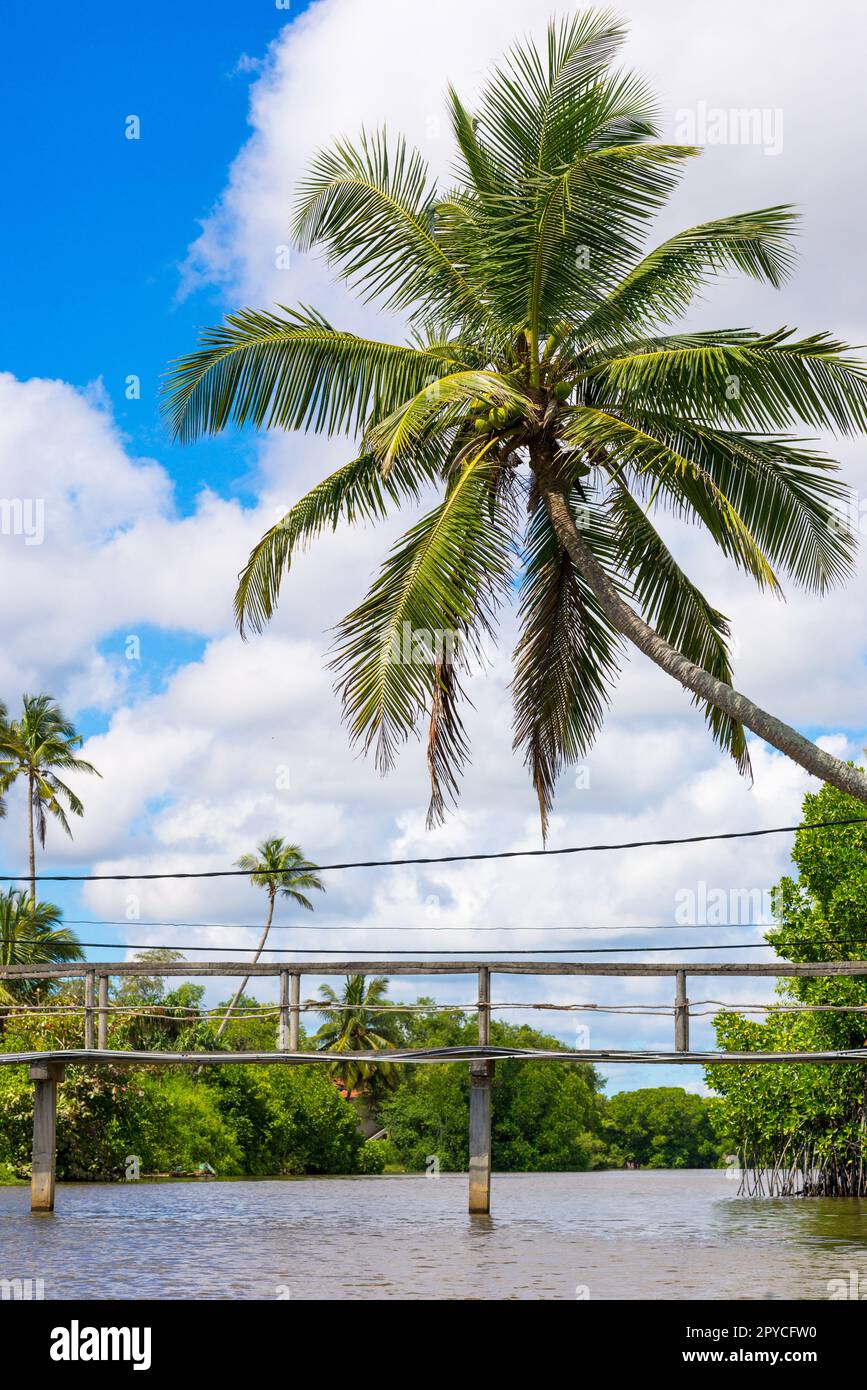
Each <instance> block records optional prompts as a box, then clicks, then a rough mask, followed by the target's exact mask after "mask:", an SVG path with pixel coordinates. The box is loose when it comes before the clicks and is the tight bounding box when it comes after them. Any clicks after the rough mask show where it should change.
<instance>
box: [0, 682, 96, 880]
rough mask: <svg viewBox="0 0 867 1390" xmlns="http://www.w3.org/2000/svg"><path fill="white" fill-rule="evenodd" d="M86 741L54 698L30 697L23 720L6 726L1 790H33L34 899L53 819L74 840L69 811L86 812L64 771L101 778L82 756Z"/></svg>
mask: <svg viewBox="0 0 867 1390" xmlns="http://www.w3.org/2000/svg"><path fill="white" fill-rule="evenodd" d="M82 741H83V740H82V737H81V735H80V734H78V733H76V730H75V726H74V724H72V723H70V721H69V720H68V719H67V718H66V717H65V715H64V714H63V712H62V710H61V709H60V707H59V705H58V704H57V703H56V702H55V701H54V700H53V699H52V697H51V696H50V695H25V696H24V699H23V710H22V714H21V718H20V719H14V720H12V722H11V723H8V724H4V725H2V726H0V790H3V791H5V790H6V789H7V788H8V787H10V786H11V785H12V783H13V782H15V781H17V779H18V778H19V777H23V779H24V781H25V784H26V788H27V846H28V859H29V865H30V896H31V898H32V899H33V901H34V902H35V901H36V839H37V838H38V840H39V843H40V845H41V846H42V848H43V849H44V848H45V833H46V828H47V822H48V816H53V817H54V819H55V820H56V821H58V822H59V823H60V825H62V826H63V829H64V830H65V831H66V833H67V835H69V836H70V838H71V837H72V831H71V829H70V826H69V820H68V819H67V815H66V812H67V811H69V812H71V813H72V815H74V816H81V815H83V814H84V807H83V805H82V804H81V802H80V800H79V799H78V797H77V796H76V794H75V792H74V791H73V790H72V788H71V787H67V786H66V784H65V783H64V782H62V781H61V780H60V778H59V776H58V775H57V774H58V772H64V773H66V772H88V773H93V774H94V775H95V776H97V777H99V776H100V775H101V774H100V773H98V772H97V770H96V768H95V767H93V766H92V765H91V764H90V763H88V762H85V760H84V758H79V757H76V751H75V750H76V749H77V748H80V747H81V744H82Z"/></svg>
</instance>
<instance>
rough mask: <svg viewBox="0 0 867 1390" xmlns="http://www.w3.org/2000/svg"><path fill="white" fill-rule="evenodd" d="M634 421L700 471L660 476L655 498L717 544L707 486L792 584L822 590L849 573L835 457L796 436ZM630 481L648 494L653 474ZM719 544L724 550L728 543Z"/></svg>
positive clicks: (851, 551) (646, 418)
mask: <svg viewBox="0 0 867 1390" xmlns="http://www.w3.org/2000/svg"><path fill="white" fill-rule="evenodd" d="M636 422H640V424H641V427H642V429H643V430H645V431H648V432H651V433H653V434H654V435H656V436H657V437H661V438H664V439H667V440H668V441H670V442H671V444H672V446H673V447H674V448H675V449H676V450H677V451H678V452H679V453H681V454H684V455H688V456H689V457H690V458H691V459H692V460H693V461H694V463H695V465H696V467H697V469H698V471H697V472H694V473H691V472H690V471H689V470H685V469H682V470H680V471H677V472H671V471H669V472H667V473H665V474H664V475H663V476H662V477H661V480H660V482H659V488H658V492H657V498H658V500H659V502H660V503H662V504H666V505H669V506H670V507H671V509H672V510H673V511H674V512H675V513H676V514H677V515H679V516H681V517H683V518H687V519H690V518H698V519H699V520H701V521H703V522H704V523H705V524H706V525H707V526H708V528H709V530H710V532H711V535H712V536H713V538H714V540H715V541H716V542H717V543H718V544H719V543H720V539H719V535H718V525H717V516H718V511H719V509H718V507H717V505H716V503H714V502H711V505H710V509H709V507H708V502H709V500H710V499H709V498H708V490H707V485H708V483H710V484H711V485H712V487H713V488H714V489H715V492H716V495H717V496H718V497H724V498H726V499H727V501H728V503H729V504H730V506H731V508H732V509H733V511H734V512H735V513H736V514H737V515H738V516H739V517H740V518H741V520H742V522H743V524H744V526H745V527H746V528H747V530H748V532H749V534H750V535H751V536H752V537H753V538H754V539H755V542H756V544H757V545H758V547H759V548H760V549H761V552H762V554H763V555H765V556H766V557H767V560H768V562H769V563H770V565H772V566H773V567H774V568H775V569H776V568H779V569H780V570H783V571H785V572H786V573H787V574H788V577H789V578H790V579H791V580H792V581H793V582H794V583H795V584H798V585H799V586H800V587H802V588H804V589H807V590H811V591H813V592H816V593H820V594H823V593H826V592H827V591H828V590H829V589H830V588H833V587H835V586H836V585H838V584H841V583H843V582H844V581H845V580H846V579H847V578H849V577H850V575H851V574H852V572H853V567H854V560H855V550H856V543H855V538H854V536H853V535H852V534H851V532H850V530H849V529H848V528H847V527H846V525H845V524H844V517H845V509H846V503H847V501H848V500H849V497H850V489H849V488H848V487H847V486H846V484H845V483H844V482H842V480H841V479H840V478H839V477H837V476H835V475H836V473H837V464H836V463H835V462H834V460H833V459H829V458H827V457H825V456H824V455H823V454H818V453H816V452H815V451H814V450H812V449H809V448H805V447H804V446H803V441H800V440H797V439H786V438H781V437H774V438H770V439H767V438H764V437H762V436H760V435H755V434H744V433H739V432H737V431H730V430H729V431H726V430H713V429H709V428H707V427H705V426H702V425H697V424H690V423H685V422H683V421H680V420H671V419H669V418H666V417H660V416H650V415H643V416H636ZM636 485H637V491H638V493H639V495H643V496H648V494H649V492H650V489H651V488H656V487H657V479H651V477H650V475H649V474H648V475H646V476H644V477H639V478H637V479H636ZM722 548H723V550H724V551H725V552H726V553H729V552H728V550H727V546H726V544H723V547H722ZM747 568H749V566H747ZM758 577H759V578H760V580H761V578H762V577H761V576H758Z"/></svg>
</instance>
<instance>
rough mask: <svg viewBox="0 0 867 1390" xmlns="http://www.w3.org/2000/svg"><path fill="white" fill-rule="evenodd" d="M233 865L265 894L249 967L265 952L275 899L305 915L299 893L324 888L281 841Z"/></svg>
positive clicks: (307, 905) (306, 903)
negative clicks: (264, 911)
mask: <svg viewBox="0 0 867 1390" xmlns="http://www.w3.org/2000/svg"><path fill="white" fill-rule="evenodd" d="M235 863H236V867H237V868H239V869H243V870H244V872H245V873H248V874H249V875H250V882H251V883H252V884H253V886H254V887H255V888H264V889H265V892H266V893H267V894H268V915H267V917H266V918H265V930H264V931H263V932H262V935H261V937H260V939H259V945H258V946H257V947H256V954H255V955H254V956H253V961H252V963H253V965H255V964H256V962H257V961H258V959H259V957H260V956H261V954H262V952H263V951H264V949H265V942H266V941H267V940H268V933H269V932H270V930H271V923H272V922H273V920H274V904H275V903H276V901H277V898H278V896H279V897H281V898H289V899H290V901H291V902H293V903H297V905H298V906H299V907H303V908H304V910H305V911H306V912H312V911H313V904H312V902H311V901H310V899H309V898H308V897H306V895H305V892H304V891H303V890H305V889H307V890H308V891H309V890H311V889H314V888H317V889H319V891H320V892H322V893H324V892H325V885H324V884H323V882H322V880H321V879H320V878H319V876H318V875H317V873H316V865H315V864H310V863H309V862H308V861H307V860H306V859H305V858H304V855H303V854H302V853H301V850H300V849H299V847H298V845H287V844H286V842H285V840H280V839H273V840H263V841H262V843H261V844H260V845H259V847H258V849H257V850H256V853H255V854H242V855H241V858H240V859H237V860H236V861H235ZM249 981H250V977H249V975H248V976H246V978H245V979H243V980H242V981H241V983H240V985H239V986H238V988H237V989H236V991H235V993H234V995H233V996H232V1000H231V1003H230V1004H229V1007H228V1008H227V1010H226V1012H225V1014H224V1016H223V1021H222V1023H221V1024H220V1026H219V1028H218V1029H217V1034H216V1036H217V1037H218V1038H221V1037H222V1036H223V1033H224V1032H225V1029H226V1024H227V1023H228V1022H229V1019H230V1018H231V1016H232V1011H233V1009H234V1008H235V1007H236V1005H237V1003H238V1000H239V999H240V998H241V995H242V994H243V993H244V990H245V989H246V988H247V985H248V984H249Z"/></svg>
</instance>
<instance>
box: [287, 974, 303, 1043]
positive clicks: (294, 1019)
mask: <svg viewBox="0 0 867 1390" xmlns="http://www.w3.org/2000/svg"><path fill="white" fill-rule="evenodd" d="M291 983H292V998H291V1003H290V1006H289V1051H290V1052H297V1051H298V1040H299V1037H300V1027H299V1025H300V1021H301V974H300V971H297V970H293V972H292V981H291Z"/></svg>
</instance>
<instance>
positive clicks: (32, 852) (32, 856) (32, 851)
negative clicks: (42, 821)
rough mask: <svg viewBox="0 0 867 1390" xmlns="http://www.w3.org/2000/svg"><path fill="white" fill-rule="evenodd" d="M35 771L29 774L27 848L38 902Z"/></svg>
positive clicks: (32, 890)
mask: <svg viewBox="0 0 867 1390" xmlns="http://www.w3.org/2000/svg"><path fill="white" fill-rule="evenodd" d="M33 790H34V789H33V773H32V772H28V774H27V848H28V852H29V860H30V898H31V901H32V902H33V904H34V906H35V904H36V842H35V840H34V838H33Z"/></svg>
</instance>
